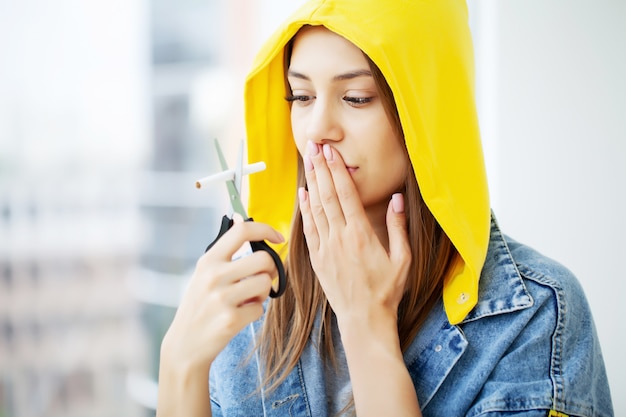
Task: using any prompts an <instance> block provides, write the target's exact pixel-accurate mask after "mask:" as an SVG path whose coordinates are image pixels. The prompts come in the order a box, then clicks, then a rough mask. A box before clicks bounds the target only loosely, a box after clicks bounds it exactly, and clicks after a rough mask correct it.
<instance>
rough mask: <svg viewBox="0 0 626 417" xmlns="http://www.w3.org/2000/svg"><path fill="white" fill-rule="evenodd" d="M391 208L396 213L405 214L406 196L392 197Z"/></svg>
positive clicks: (395, 195)
mask: <svg viewBox="0 0 626 417" xmlns="http://www.w3.org/2000/svg"><path fill="white" fill-rule="evenodd" d="M391 208H392V209H393V212H394V213H404V196H403V195H402V194H401V193H396V194H394V195H392V196H391Z"/></svg>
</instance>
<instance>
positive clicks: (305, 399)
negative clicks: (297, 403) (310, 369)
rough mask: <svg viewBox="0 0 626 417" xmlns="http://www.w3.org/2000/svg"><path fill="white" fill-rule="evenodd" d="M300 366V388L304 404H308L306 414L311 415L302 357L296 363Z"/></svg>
mask: <svg viewBox="0 0 626 417" xmlns="http://www.w3.org/2000/svg"><path fill="white" fill-rule="evenodd" d="M296 367H297V368H298V378H299V379H300V388H301V389H302V399H303V400H304V405H305V406H306V415H307V416H309V417H310V416H311V406H310V404H309V397H308V396H307V395H306V385H305V383H304V374H303V373H302V359H300V360H299V361H298V364H297V365H296Z"/></svg>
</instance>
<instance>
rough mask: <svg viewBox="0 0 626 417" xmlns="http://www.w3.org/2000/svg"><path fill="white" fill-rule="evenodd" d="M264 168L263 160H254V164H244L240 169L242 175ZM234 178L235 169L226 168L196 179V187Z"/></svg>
mask: <svg viewBox="0 0 626 417" xmlns="http://www.w3.org/2000/svg"><path fill="white" fill-rule="evenodd" d="M264 169H265V162H263V161H261V162H255V163H254V164H250V165H244V167H243V169H242V174H243V175H250V174H254V173H255V172H260V171H263V170H264ZM234 179H235V170H234V169H227V170H226V171H222V172H218V173H217V174H213V175H209V176H208V177H204V178H201V179H199V180H198V181H196V188H202V187H203V186H206V185H209V184H211V183H212V182H216V181H232V180H234Z"/></svg>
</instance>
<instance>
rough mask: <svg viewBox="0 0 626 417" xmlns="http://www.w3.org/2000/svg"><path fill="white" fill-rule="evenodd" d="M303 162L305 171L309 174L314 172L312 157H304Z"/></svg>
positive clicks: (307, 155)
mask: <svg viewBox="0 0 626 417" xmlns="http://www.w3.org/2000/svg"><path fill="white" fill-rule="evenodd" d="M302 161H303V162H304V170H305V171H307V172H310V171H313V162H311V157H310V156H309V154H306V155H304V156H303V157H302Z"/></svg>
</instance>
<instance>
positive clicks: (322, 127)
mask: <svg viewBox="0 0 626 417" xmlns="http://www.w3.org/2000/svg"><path fill="white" fill-rule="evenodd" d="M312 104H313V108H312V109H311V112H310V117H309V120H308V125H307V127H306V136H307V139H308V140H310V141H311V142H313V143H326V142H337V141H340V140H341V139H343V129H342V126H341V115H340V112H339V109H337V108H336V106H335V105H334V104H333V103H332V102H330V101H329V100H324V99H323V97H319V96H318V97H317V98H316V99H315V101H314V102H313V103H312Z"/></svg>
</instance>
